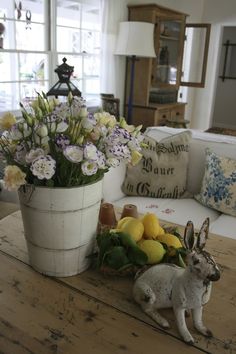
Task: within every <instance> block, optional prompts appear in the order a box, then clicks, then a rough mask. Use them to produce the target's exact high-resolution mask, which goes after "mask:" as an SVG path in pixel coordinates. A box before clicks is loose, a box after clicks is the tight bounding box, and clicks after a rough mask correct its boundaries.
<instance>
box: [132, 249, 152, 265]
mask: <svg viewBox="0 0 236 354" xmlns="http://www.w3.org/2000/svg"><path fill="white" fill-rule="evenodd" d="M128 258H129V260H130V262H131V263H132V264H134V265H141V266H142V265H144V264H146V263H147V260H148V257H147V255H146V253H145V252H143V251H142V250H141V249H140V248H139V247H138V246H135V247H132V248H129V250H128Z"/></svg>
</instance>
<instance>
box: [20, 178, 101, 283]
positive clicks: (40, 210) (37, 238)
mask: <svg viewBox="0 0 236 354" xmlns="http://www.w3.org/2000/svg"><path fill="white" fill-rule="evenodd" d="M101 197H102V180H100V181H98V182H96V183H93V184H88V185H85V186H81V187H72V188H47V187H35V186H31V185H26V186H22V187H21V188H20V190H19V199H20V206H21V213H22V218H23V224H24V233H25V238H26V241H27V247H28V252H29V260H30V264H31V265H32V267H33V268H34V269H35V270H37V271H39V272H40V273H43V274H46V275H50V276H58V277H63V276H71V275H75V274H78V273H81V272H82V271H84V270H85V269H87V268H88V266H89V264H90V262H89V259H88V258H87V256H88V255H89V254H91V253H92V251H93V247H94V243H95V237H96V228H97V222H98V214H99V208H100V202H101Z"/></svg>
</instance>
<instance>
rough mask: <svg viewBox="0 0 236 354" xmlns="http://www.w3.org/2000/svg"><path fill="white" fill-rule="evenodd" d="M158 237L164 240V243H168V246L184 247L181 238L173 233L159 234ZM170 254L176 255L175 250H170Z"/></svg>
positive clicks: (161, 240) (159, 239)
mask: <svg viewBox="0 0 236 354" xmlns="http://www.w3.org/2000/svg"><path fill="white" fill-rule="evenodd" d="M156 239H157V240H158V241H159V242H162V243H164V244H166V245H167V247H168V248H169V247H170V248H171V247H173V248H175V249H177V248H181V247H183V246H182V243H181V242H180V240H179V238H178V237H177V236H175V235H172V234H168V233H167V234H163V235H157V237H156ZM169 254H170V256H174V255H175V250H170V251H169Z"/></svg>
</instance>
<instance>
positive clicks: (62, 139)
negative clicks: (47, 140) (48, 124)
mask: <svg viewBox="0 0 236 354" xmlns="http://www.w3.org/2000/svg"><path fill="white" fill-rule="evenodd" d="M55 143H56V145H57V146H58V147H59V148H60V149H62V150H64V149H65V148H66V147H67V146H68V145H70V139H69V138H68V137H67V136H65V135H64V134H57V135H56V138H55Z"/></svg>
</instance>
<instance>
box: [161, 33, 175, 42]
mask: <svg viewBox="0 0 236 354" xmlns="http://www.w3.org/2000/svg"><path fill="white" fill-rule="evenodd" d="M160 40H165V41H167V40H168V41H179V37H172V36H164V35H163V34H161V35H160Z"/></svg>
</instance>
